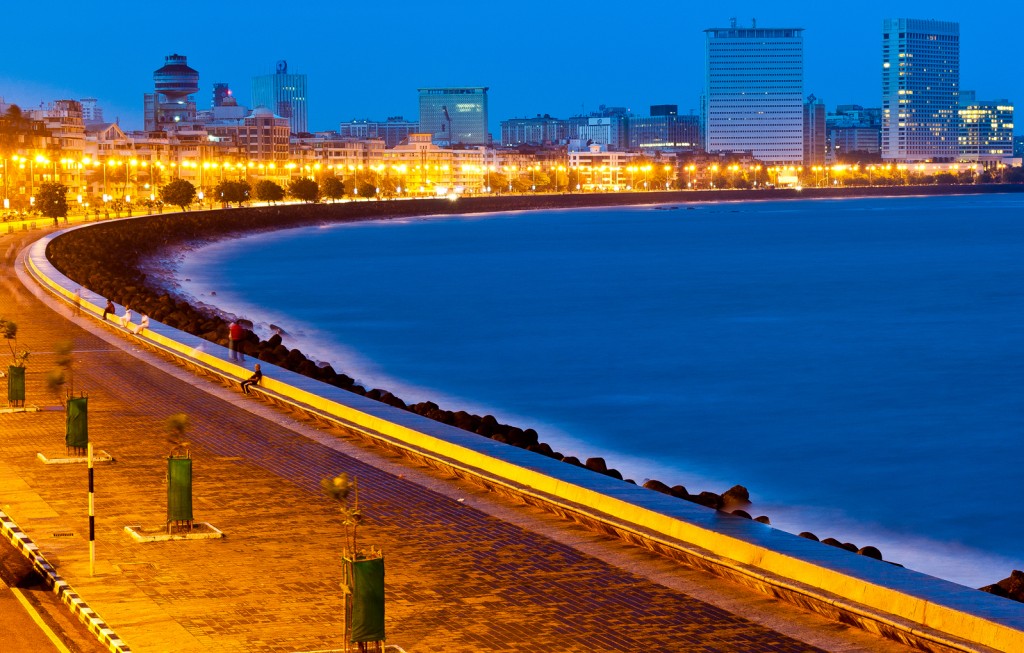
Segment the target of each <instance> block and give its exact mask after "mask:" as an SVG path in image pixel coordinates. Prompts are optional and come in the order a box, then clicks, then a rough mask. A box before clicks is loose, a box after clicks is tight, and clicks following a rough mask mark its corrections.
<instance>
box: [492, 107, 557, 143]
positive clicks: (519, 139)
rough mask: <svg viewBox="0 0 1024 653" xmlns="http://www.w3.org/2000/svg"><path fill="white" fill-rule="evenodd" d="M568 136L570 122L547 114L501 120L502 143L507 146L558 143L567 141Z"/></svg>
mask: <svg viewBox="0 0 1024 653" xmlns="http://www.w3.org/2000/svg"><path fill="white" fill-rule="evenodd" d="M568 138H569V126H568V123H566V121H565V120H559V119H558V118H552V117H551V116H549V115H547V114H544V115H543V116H542V115H540V114H538V115H537V117H535V118H511V119H509V120H502V121H501V144H502V145H503V146H505V147H516V146H519V145H530V146H535V147H543V146H546V145H558V144H562V143H565V142H566V141H567V140H568Z"/></svg>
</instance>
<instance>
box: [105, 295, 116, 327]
mask: <svg viewBox="0 0 1024 653" xmlns="http://www.w3.org/2000/svg"><path fill="white" fill-rule="evenodd" d="M107 315H117V312H116V311H115V310H114V302H112V301H111V300H109V299H108V300H107V305H106V306H105V307H104V308H103V321H104V322H106V321H107Z"/></svg>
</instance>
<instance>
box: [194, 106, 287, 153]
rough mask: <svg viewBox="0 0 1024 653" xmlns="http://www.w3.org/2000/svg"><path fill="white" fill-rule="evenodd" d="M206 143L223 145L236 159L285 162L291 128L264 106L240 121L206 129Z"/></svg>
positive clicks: (219, 124) (226, 122)
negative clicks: (209, 141)
mask: <svg viewBox="0 0 1024 653" xmlns="http://www.w3.org/2000/svg"><path fill="white" fill-rule="evenodd" d="M206 132H207V133H208V134H209V140H211V141H213V142H220V143H223V146H224V147H225V148H226V149H227V150H228V151H233V152H234V154H235V156H236V157H237V158H238V159H240V160H249V161H268V162H278V161H280V162H285V161H287V160H288V146H289V142H290V135H291V127H290V125H289V123H288V120H287V119H285V118H282V117H281V116H277V115H274V113H273V112H272V111H271V110H270V109H268V108H266V107H257V108H256V109H254V110H253V111H252V112H251V113H250V114H249V115H247V116H245V117H244V118H242V119H241V120H237V121H235V120H230V121H225V122H219V123H211V124H209V125H207V126H206Z"/></svg>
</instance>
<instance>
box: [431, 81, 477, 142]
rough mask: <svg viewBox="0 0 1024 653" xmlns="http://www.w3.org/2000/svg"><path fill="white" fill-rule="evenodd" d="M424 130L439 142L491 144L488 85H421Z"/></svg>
mask: <svg viewBox="0 0 1024 653" xmlns="http://www.w3.org/2000/svg"><path fill="white" fill-rule="evenodd" d="M417 90H418V91H419V94H420V122H419V124H420V131H421V132H423V133H424V134H431V135H432V136H433V139H434V143H437V144H438V145H449V146H453V145H488V144H489V140H490V139H489V138H488V134H487V87H486V86H468V87H463V88H421V89H417Z"/></svg>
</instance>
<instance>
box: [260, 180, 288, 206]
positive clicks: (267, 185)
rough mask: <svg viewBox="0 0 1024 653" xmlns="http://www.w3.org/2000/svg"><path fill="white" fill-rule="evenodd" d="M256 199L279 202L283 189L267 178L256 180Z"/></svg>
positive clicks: (282, 197)
mask: <svg viewBox="0 0 1024 653" xmlns="http://www.w3.org/2000/svg"><path fill="white" fill-rule="evenodd" d="M253 191H254V192H255V193H256V199H257V200H259V201H260V202H280V201H281V200H283V199H284V189H283V188H281V186H280V185H279V184H278V183H276V182H273V181H270V180H269V179H262V180H260V181H257V182H256V188H254V189H253Z"/></svg>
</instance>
